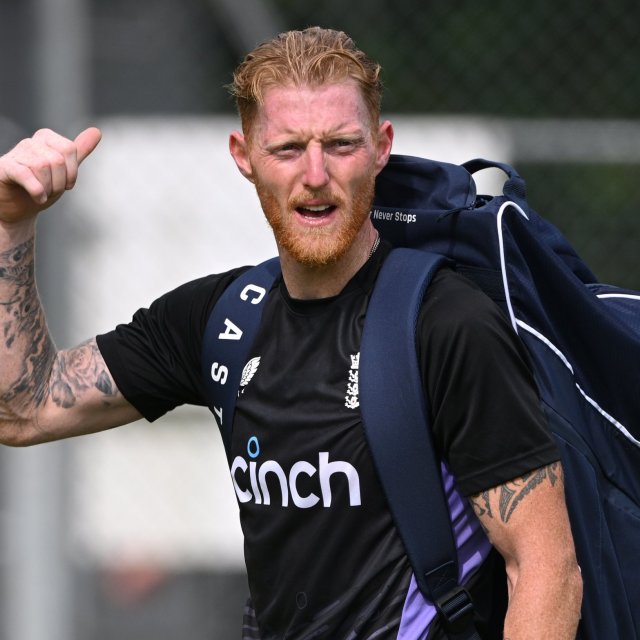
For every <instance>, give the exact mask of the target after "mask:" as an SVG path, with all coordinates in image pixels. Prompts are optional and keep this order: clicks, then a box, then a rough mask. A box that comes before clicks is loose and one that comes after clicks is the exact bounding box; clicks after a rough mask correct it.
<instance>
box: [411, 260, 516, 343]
mask: <svg viewBox="0 0 640 640" xmlns="http://www.w3.org/2000/svg"><path fill="white" fill-rule="evenodd" d="M419 324H420V326H421V327H428V328H429V331H430V332H432V333H434V334H435V335H436V336H437V337H438V338H443V337H445V336H452V337H454V336H455V337H457V338H459V337H460V334H461V333H469V334H473V335H476V334H478V333H480V334H482V335H486V334H487V333H490V334H493V333H495V332H498V333H502V332H504V331H506V332H508V333H509V334H511V333H512V332H511V327H510V325H509V323H508V320H507V318H506V317H505V315H504V314H503V312H502V310H501V309H500V308H499V307H498V305H497V304H496V303H495V302H494V301H493V300H491V298H489V296H487V295H486V294H485V293H484V291H482V290H481V289H480V288H479V287H478V286H477V285H476V284H475V283H474V282H472V281H471V280H469V279H468V278H466V277H465V276H463V275H461V274H459V273H457V272H455V271H454V270H452V269H450V268H443V269H440V270H439V271H438V273H437V274H436V275H435V277H434V279H433V282H432V283H431V284H430V286H429V288H428V289H427V293H426V296H425V299H424V301H423V305H422V308H421V312H420V320H419Z"/></svg>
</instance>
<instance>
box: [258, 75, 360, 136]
mask: <svg viewBox="0 0 640 640" xmlns="http://www.w3.org/2000/svg"><path fill="white" fill-rule="evenodd" d="M255 124H256V125H257V129H258V131H259V132H260V133H262V134H263V135H267V136H271V135H278V134H285V133H303V132H304V133H306V134H314V135H315V134H318V133H329V132H335V131H342V130H346V129H358V130H360V131H364V130H370V128H371V124H370V118H369V115H368V112H367V109H366V106H365V102H364V99H363V97H362V93H361V91H360V89H359V88H358V86H357V85H356V84H355V83H354V82H351V81H347V82H341V83H336V84H326V85H320V86H318V87H312V86H306V85H305V86H301V87H297V86H274V87H270V88H269V89H267V90H266V91H265V93H264V97H263V103H262V105H261V106H260V107H259V108H258V112H257V114H256V121H255Z"/></svg>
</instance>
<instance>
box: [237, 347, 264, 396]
mask: <svg viewBox="0 0 640 640" xmlns="http://www.w3.org/2000/svg"><path fill="white" fill-rule="evenodd" d="M259 366H260V356H256V357H255V358H251V360H249V362H247V364H245V365H244V369H243V370H242V376H241V377H240V389H239V390H238V395H240V394H241V393H244V388H243V387H246V386H247V385H248V384H249V383H250V382H251V378H253V376H255V375H256V371H257V370H258V367H259Z"/></svg>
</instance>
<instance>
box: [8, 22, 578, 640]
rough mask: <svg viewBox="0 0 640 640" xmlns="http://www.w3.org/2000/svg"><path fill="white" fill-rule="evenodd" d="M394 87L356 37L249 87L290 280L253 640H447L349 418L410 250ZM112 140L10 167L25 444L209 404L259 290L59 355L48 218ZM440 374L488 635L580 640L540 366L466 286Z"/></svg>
mask: <svg viewBox="0 0 640 640" xmlns="http://www.w3.org/2000/svg"><path fill="white" fill-rule="evenodd" d="M379 72H380V68H379V66H378V65H377V64H375V63H373V62H372V61H370V60H369V59H368V58H367V57H366V56H365V55H364V54H363V53H362V52H361V51H359V50H358V49H357V48H356V47H355V45H354V43H353V42H352V41H351V40H350V39H349V38H348V37H347V36H346V35H345V34H343V33H340V32H335V31H331V30H324V29H319V28H312V29H307V30H305V31H295V32H289V33H285V34H281V35H280V36H278V37H277V38H275V39H274V40H272V41H270V42H267V43H264V44H263V45H261V46H259V47H258V48H257V49H256V50H254V51H253V52H252V53H250V54H249V55H248V56H247V57H246V59H245V60H244V62H243V63H242V64H241V65H240V66H239V68H238V69H237V71H236V74H235V76H234V83H233V85H232V87H231V89H232V92H233V93H234V95H235V97H236V100H237V104H238V108H239V112H240V116H241V121H242V132H239V131H235V132H233V133H232V134H231V136H230V151H231V154H232V156H233V158H234V160H235V162H236V164H237V166H238V168H239V170H240V171H241V173H242V174H243V175H244V176H245V177H246V178H247V179H248V180H250V181H251V182H253V183H254V184H255V187H256V190H257V193H258V196H259V198H260V202H261V204H262V208H263V210H264V213H265V215H266V217H267V219H268V221H269V223H270V224H271V226H272V228H273V231H274V234H275V238H276V242H277V246H278V252H279V256H280V260H281V265H282V279H281V280H279V281H278V282H277V284H276V285H275V286H274V288H273V289H272V290H271V291H270V292H269V294H268V300H267V302H266V305H265V310H264V315H263V320H262V324H261V327H260V330H259V332H258V335H257V337H256V341H255V343H254V345H253V346H252V350H251V357H252V358H255V360H254V361H253V362H254V364H255V366H254V367H253V368H252V374H253V375H252V378H251V380H249V381H248V383H247V384H246V386H244V387H243V392H242V394H241V395H240V396H239V399H238V405H237V410H236V415H235V420H234V428H233V438H232V443H231V456H230V459H231V460H233V463H232V478H233V483H234V488H235V490H236V494H237V496H238V501H239V504H240V516H241V521H242V527H243V532H244V535H245V554H246V562H247V570H248V576H249V585H250V591H251V600H250V602H249V603H248V605H247V608H246V615H245V624H244V630H243V637H244V638H245V639H249V638H261V639H262V640H267V639H275V638H291V639H294V638H295V639H298V638H300V639H302V638H331V639H342V638H344V639H346V638H403V639H404V640H413V639H418V638H427V637H429V638H440V637H445V636H444V635H443V630H442V624H441V621H440V620H439V619H438V618H437V617H436V618H435V619H434V616H435V612H434V610H433V607H430V605H429V603H427V602H425V601H424V599H423V598H422V596H421V595H420V593H419V592H418V591H417V589H416V587H415V581H414V579H413V578H412V573H411V567H410V565H409V562H408V560H407V558H406V556H405V554H404V550H403V547H402V544H401V541H400V539H399V536H398V532H397V530H396V529H395V527H394V524H393V520H392V518H391V516H390V514H389V511H388V508H387V505H386V503H385V499H384V497H383V491H382V488H381V487H380V484H379V481H378V479H377V476H376V474H375V470H374V467H373V463H372V460H371V458H370V455H369V451H368V448H367V445H366V442H365V439H364V435H363V432H362V429H361V424H360V415H359V411H358V407H357V402H349V398H350V395H349V394H351V396H353V395H354V394H355V393H357V392H356V391H354V388H353V387H351V388H350V387H348V382H349V379H350V378H349V374H350V373H351V374H353V373H354V371H355V370H356V368H357V365H358V354H359V344H360V336H361V332H362V326H363V321H364V317H365V315H366V308H367V302H368V300H369V295H370V293H371V290H372V288H373V286H374V284H375V278H376V275H377V273H378V270H379V268H380V266H381V264H382V262H383V261H384V259H385V257H386V256H387V255H388V253H389V252H390V247H389V246H387V245H386V244H385V243H384V242H383V243H380V241H379V238H378V235H377V233H376V231H375V229H374V227H373V226H372V223H371V220H370V218H369V211H370V206H371V202H372V196H373V188H374V181H375V177H376V175H377V174H378V173H379V172H380V171H381V170H382V169H383V167H384V166H385V164H386V162H387V160H388V158H389V154H390V152H391V146H392V141H393V129H392V125H391V124H390V123H389V122H388V121H384V122H382V123H380V121H379V115H380V100H381V84H380V79H379ZM99 139H100V132H99V131H98V130H96V129H92V128H91V129H87V130H86V131H84V132H82V133H81V134H80V135H79V136H78V137H77V138H76V139H75V140H73V141H70V140H66V139H64V138H62V137H61V136H58V135H57V134H55V133H53V132H51V131H48V130H44V131H39V132H37V133H36V134H35V135H34V137H33V138H32V139H29V140H25V141H23V142H22V143H20V144H19V145H18V146H17V147H16V148H15V149H14V150H12V151H11V152H9V153H8V154H7V155H6V156H4V157H3V158H2V159H0V302H1V304H0V314H1V316H2V317H1V320H2V326H3V330H4V335H3V337H4V339H3V342H2V345H1V347H0V348H1V349H2V354H1V356H0V357H1V362H2V375H1V380H0V412H1V414H0V435H1V438H2V441H3V442H4V443H6V444H10V445H25V444H33V443H37V442H44V441H48V440H54V439H57V438H64V437H68V436H74V435H79V434H84V433H91V432H95V431H99V430H101V429H107V428H110V427H113V426H116V425H121V424H124V423H127V422H131V421H133V420H136V419H138V418H140V417H141V416H144V417H145V418H147V419H148V420H154V419H156V418H157V417H159V416H161V415H162V414H163V413H165V412H166V411H168V410H170V409H172V408H173V407H175V406H177V405H179V404H182V403H194V404H206V398H205V397H204V391H203V381H202V380H201V374H200V365H199V361H200V352H201V348H202V335H203V331H204V326H205V324H206V320H207V317H208V315H209V312H210V310H211V308H212V306H213V305H214V304H215V301H216V300H217V299H218V297H219V296H220V294H221V292H222V291H223V290H224V289H225V287H226V286H227V285H228V284H229V283H230V282H231V281H232V280H233V279H234V278H235V277H236V276H237V275H238V274H239V273H240V272H241V269H234V270H232V271H229V272H227V273H225V274H221V275H216V276H207V277H204V278H202V279H200V280H197V281H194V282H191V283H188V284H186V285H184V286H182V287H179V288H178V289H176V290H175V291H173V292H171V293H169V294H167V295H165V296H163V297H162V298H160V299H159V300H157V301H156V302H154V303H153V304H152V305H151V307H150V308H149V309H143V310H140V311H139V312H138V313H137V314H136V315H135V316H134V319H133V321H132V322H131V323H130V324H128V325H123V326H119V327H118V328H116V330H114V331H112V332H110V333H108V334H105V335H102V336H98V337H97V338H95V339H91V340H89V341H87V342H85V343H84V344H82V345H80V346H78V347H76V348H74V349H70V350H68V351H59V352H56V350H55V348H54V346H53V344H52V342H51V339H50V337H49V335H48V332H47V330H46V324H45V319H44V316H43V314H42V310H41V308H40V305H39V303H38V299H37V293H36V288H35V283H34V280H33V251H34V223H35V218H36V216H37V214H38V213H39V212H40V211H42V210H43V209H45V208H46V207H47V206H49V205H50V204H52V203H53V202H55V201H56V200H57V199H58V198H59V197H60V196H61V195H62V194H63V193H64V191H65V190H66V189H70V188H72V187H73V185H74V183H75V181H76V178H77V173H78V167H79V165H80V163H81V162H82V161H83V160H84V159H85V158H86V157H87V156H88V155H89V154H90V153H91V152H92V151H93V149H94V148H95V147H96V145H97V144H98V142H99ZM418 353H419V357H420V362H421V368H422V373H423V379H424V387H425V394H427V397H428V401H429V406H430V407H431V411H432V414H433V415H432V419H433V430H434V438H435V446H436V447H437V449H438V452H439V453H440V454H441V456H442V458H443V460H444V461H445V463H446V465H447V466H448V468H449V470H450V471H451V473H452V474H453V476H454V477H455V478H456V481H457V488H452V489H451V492H452V494H453V493H456V492H458V491H459V492H461V493H462V494H464V495H466V496H468V497H469V501H468V505H467V506H468V508H466V509H464V510H463V511H462V512H461V513H458V514H456V515H455V516H452V517H454V518H455V519H456V524H457V525H458V526H460V527H462V528H464V529H465V531H466V532H467V533H468V536H467V539H466V540H465V541H462V540H460V541H459V544H460V551H459V553H460V557H461V559H462V560H463V562H462V564H463V572H464V574H465V580H466V581H467V583H468V586H469V589H470V591H471V594H472V596H473V598H474V601H475V605H476V616H477V622H478V627H479V629H480V631H481V634H482V636H483V637H486V638H502V637H505V638H510V639H511V640H516V639H517V640H524V639H533V638H537V639H542V638H544V639H545V640H547V639H550V638H554V639H556V638H557V639H568V638H573V637H574V636H575V632H576V627H577V622H578V617H579V611H580V601H581V580H580V573H579V568H578V567H577V564H576V560H575V554H574V549H573V542H572V537H571V532H570V528H569V523H568V518H567V514H566V508H565V504H564V495H563V483H562V470H561V467H560V463H559V462H558V456H557V453H556V450H555V447H554V445H553V442H552V440H551V438H550V436H549V434H548V432H547V429H546V425H545V421H544V418H543V416H542V413H541V410H540V408H539V403H538V400H537V396H536V392H535V390H534V386H533V382H532V378H531V372H530V370H529V367H528V364H527V361H526V356H525V355H524V354H523V351H522V347H521V345H520V344H519V343H518V342H517V340H516V339H515V338H514V336H513V334H512V332H511V331H510V329H509V327H508V326H507V325H506V324H505V322H504V319H503V318H502V316H501V314H500V312H499V311H498V310H497V308H496V307H495V306H494V305H493V303H492V302H491V301H489V300H488V299H487V298H485V297H484V296H483V294H481V293H480V292H479V291H477V290H476V289H475V288H474V287H473V286H472V285H471V284H470V283H469V282H467V281H466V280H464V279H463V278H461V277H460V276H458V275H456V274H455V273H454V272H452V271H449V270H443V271H441V273H440V274H438V276H437V277H436V279H435V281H434V283H433V284H432V285H431V287H430V288H429V291H428V292H427V296H426V300H425V302H424V305H423V311H422V313H421V316H420V319H419V323H418ZM258 358H259V360H258ZM351 399H352V400H353V398H351ZM389 428H393V425H389ZM277 469H284V470H286V472H287V473H286V474H284V473H282V474H279V473H277ZM287 474H288V475H287ZM294 476H295V480H296V481H295V482H292V481H291V478H293V477H294ZM287 477H288V478H289V480H290V481H289V482H287ZM472 507H473V509H474V510H475V512H476V514H477V517H476V516H474V515H473V510H472ZM481 528H482V529H483V530H484V531H486V534H487V536H488V538H489V540H490V541H491V543H492V545H493V547H494V548H495V549H496V550H497V551H498V552H499V555H498V554H497V553H496V552H495V551H491V550H490V547H489V545H488V544H486V543H485V542H483V540H482V531H481ZM425 544H428V541H425ZM502 559H504V565H506V580H505V577H504V568H503V567H502V566H501V562H500V561H501V560H502ZM478 565H480V566H478ZM505 583H506V584H505ZM505 586H506V590H507V591H508V606H507V607H506V613H505V606H506V603H505V602H503V600H502V597H501V596H502V591H503V590H504V589H503V587H505Z"/></svg>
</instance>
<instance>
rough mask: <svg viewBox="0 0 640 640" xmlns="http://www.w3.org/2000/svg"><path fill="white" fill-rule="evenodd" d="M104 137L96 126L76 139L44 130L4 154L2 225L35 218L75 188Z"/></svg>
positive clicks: (0, 171) (0, 195) (0, 183)
mask: <svg viewBox="0 0 640 640" xmlns="http://www.w3.org/2000/svg"><path fill="white" fill-rule="evenodd" d="M101 136H102V134H101V133H100V130H99V129H96V128H95V127H90V128H88V129H85V130H84V131H82V132H81V133H80V134H79V135H78V136H77V137H76V138H75V139H74V140H69V139H67V138H64V137H63V136H61V135H59V134H57V133H55V132H54V131H51V130H50V129H40V130H39V131H37V132H36V133H35V134H34V135H33V137H31V138H26V139H25V140H22V141H21V142H19V143H18V144H17V145H16V146H15V147H14V148H13V149H12V150H11V151H9V152H8V153H7V154H5V155H4V156H2V157H0V224H1V223H6V224H10V225H11V224H14V223H20V222H25V221H28V220H31V219H33V218H34V217H35V216H36V215H37V214H38V213H40V211H43V210H44V209H46V208H47V207H50V206H51V205H52V204H53V203H54V202H56V201H57V200H58V199H59V198H60V197H61V196H62V194H63V193H64V192H65V191H67V190H69V189H72V188H73V186H74V185H75V183H76V179H77V177H78V168H79V166H80V164H81V163H82V162H83V161H84V159H85V158H86V157H87V156H88V155H89V154H90V153H91V152H92V151H93V150H94V149H95V148H96V146H97V145H98V143H99V142H100V138H101Z"/></svg>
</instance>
